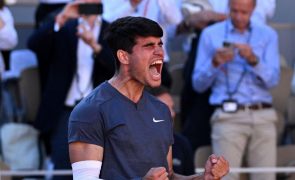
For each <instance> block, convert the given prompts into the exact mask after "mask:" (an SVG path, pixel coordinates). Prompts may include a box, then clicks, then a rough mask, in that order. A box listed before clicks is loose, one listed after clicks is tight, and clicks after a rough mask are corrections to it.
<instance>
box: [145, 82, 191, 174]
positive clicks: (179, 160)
mask: <svg viewBox="0 0 295 180" xmlns="http://www.w3.org/2000/svg"><path fill="white" fill-rule="evenodd" d="M149 91H150V92H151V94H153V95H154V96H156V97H157V98H158V99H159V100H160V101H162V102H163V103H165V104H166V105H167V106H168V108H169V110H170V112H171V116H172V119H173V120H174V119H175V111H174V102H173V98H172V96H171V95H170V93H169V90H168V89H166V88H165V87H163V86H160V87H157V88H152V89H149ZM173 137H174V144H173V145H172V152H173V153H172V157H173V171H174V172H176V173H177V174H182V175H192V174H195V170H194V162H193V159H194V157H193V151H192V148H191V145H190V143H189V141H188V140H187V139H186V137H185V136H183V135H181V134H179V133H175V132H174V133H173Z"/></svg>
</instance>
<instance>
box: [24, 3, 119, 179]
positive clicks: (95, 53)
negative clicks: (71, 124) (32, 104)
mask: <svg viewBox="0 0 295 180" xmlns="http://www.w3.org/2000/svg"><path fill="white" fill-rule="evenodd" d="M84 3H88V4H87V5H84ZM89 4H91V5H90V6H88V5H89ZM82 6H83V7H82ZM85 6H87V7H85ZM94 6H95V7H94ZM101 6H102V4H101V1H100V0H87V1H75V2H71V3H69V4H67V5H66V6H65V7H64V9H63V10H62V11H61V12H60V13H59V14H58V15H57V16H56V20H55V22H54V21H51V22H48V23H46V24H43V25H42V26H41V27H40V28H39V29H37V30H35V32H34V33H33V34H32V36H31V37H30V39H29V42H28V45H29V47H30V48H31V49H32V50H34V51H35V52H36V53H37V54H38V53H44V52H46V53H47V54H46V56H47V57H50V58H46V59H48V60H50V61H49V62H44V61H43V60H44V59H39V65H41V66H42V69H41V72H40V74H42V75H43V78H42V80H44V81H43V82H42V84H43V90H42V99H41V104H40V108H39V112H38V115H37V119H36V121H35V126H36V128H37V129H39V130H40V133H41V137H42V138H44V139H45V140H46V142H47V147H48V149H47V150H48V153H50V155H51V158H52V161H53V163H54V168H55V169H71V164H70V160H69V153H68V142H67V133H68V118H69V115H70V112H71V111H72V109H73V107H74V106H75V105H76V104H77V103H78V102H79V101H80V100H81V99H82V98H84V97H85V96H87V95H88V94H89V93H90V92H91V91H92V90H93V88H94V87H96V86H97V85H99V84H100V83H102V82H104V81H105V80H106V79H109V78H111V77H112V76H113V74H114V72H115V65H114V63H115V62H114V59H113V57H112V55H111V52H110V50H109V49H108V48H107V46H106V42H105V41H104V40H103V34H104V31H105V29H106V28H107V26H108V23H107V22H106V21H104V20H103V19H102V17H101V13H102V11H101V10H102V7H101ZM93 7H94V8H93ZM85 8H86V9H85ZM93 10H94V11H93ZM96 10H97V11H96ZM43 55H44V54H43ZM44 65H46V66H44ZM44 72H45V73H44ZM54 179H63V180H64V179H67V178H66V177H65V176H61V177H57V176H56V177H54ZM68 179H72V177H68Z"/></svg>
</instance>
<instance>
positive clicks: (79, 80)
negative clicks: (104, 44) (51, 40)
mask: <svg viewBox="0 0 295 180" xmlns="http://www.w3.org/2000/svg"><path fill="white" fill-rule="evenodd" d="M79 23H83V24H85V26H86V29H87V30H90V26H89V25H88V23H87V22H86V21H85V20H83V19H82V18H80V19H79ZM100 26H101V17H98V19H97V21H96V23H95V25H94V27H93V29H92V30H91V31H92V33H93V34H94V37H95V39H98V37H99V34H100V28H101V27H100ZM92 54H93V49H92V48H91V47H90V46H89V45H88V44H86V43H85V42H84V41H83V40H82V39H81V38H79V39H78V47H77V71H76V73H75V76H74V78H73V81H72V85H71V88H70V90H69V92H68V95H67V98H66V102H65V104H66V105H67V106H74V105H75V104H76V102H77V101H79V100H81V99H82V98H84V97H86V96H87V95H88V94H89V93H90V92H91V91H92V89H93V84H92V72H93V65H94V60H93V56H92Z"/></svg>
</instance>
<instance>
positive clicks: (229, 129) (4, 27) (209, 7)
mask: <svg viewBox="0 0 295 180" xmlns="http://www.w3.org/2000/svg"><path fill="white" fill-rule="evenodd" d="M94 2H96V1H95V0H94ZM97 2H99V1H97ZM67 3H73V2H70V1H68V0H58V1H56V0H40V3H39V4H38V7H37V11H36V15H35V30H34V32H33V33H32V35H30V38H29V39H28V48H29V49H31V50H32V51H33V52H34V53H35V54H36V56H37V60H38V68H39V75H40V83H41V101H40V107H39V110H38V113H37V117H36V120H35V121H34V123H33V125H34V127H35V128H36V129H37V130H38V131H39V134H40V138H41V140H42V143H44V145H45V152H46V154H47V155H48V156H50V158H51V161H52V162H53V165H54V168H55V169H71V164H70V161H69V155H68V143H67V134H68V118H69V115H70V113H71V111H72V109H73V107H74V106H75V105H76V104H77V103H79V101H80V100H81V99H82V98H84V97H86V96H87V95H89V93H90V92H91V91H92V90H93V89H94V88H95V87H96V86H97V85H99V84H100V83H102V82H104V81H106V80H108V79H109V78H111V77H112V75H113V74H114V72H115V69H114V67H115V66H114V64H115V61H114V59H113V57H112V55H111V52H110V50H109V49H108V47H107V44H106V42H105V41H104V39H103V34H104V30H105V29H106V28H107V26H108V24H109V23H111V22H113V21H114V20H116V19H117V18H120V17H124V16H143V17H147V18H150V19H152V20H154V21H156V22H158V23H159V24H160V25H161V27H162V28H163V30H164V36H163V43H164V51H165V57H164V66H163V70H162V85H163V86H164V87H165V88H164V89H165V90H163V89H162V90H160V92H161V93H159V92H157V91H156V92H157V93H155V92H153V90H151V92H152V93H154V95H155V96H159V98H160V97H161V96H162V94H168V95H167V96H168V99H169V100H168V101H169V102H170V103H172V102H171V101H173V99H171V97H170V95H169V89H171V87H172V84H173V83H176V84H177V83H178V82H174V81H173V79H172V77H171V74H170V72H169V61H171V59H172V58H171V54H170V53H171V50H170V49H169V44H170V43H177V42H173V40H174V37H176V36H180V35H184V37H185V41H182V42H179V43H184V45H183V46H184V47H190V48H189V49H188V52H187V49H185V48H184V49H183V50H182V51H185V52H186V54H187V59H183V60H182V61H183V63H184V64H185V65H184V68H183V87H182V93H181V94H179V95H180V97H181V100H180V121H181V124H182V127H181V132H180V134H181V135H179V134H175V144H174V148H175V149H176V150H175V151H176V152H177V154H176V153H175V159H173V163H174V166H175V167H176V168H175V169H176V171H178V173H183V174H187V175H188V174H192V173H194V172H193V170H192V169H193V168H192V164H193V153H192V152H194V151H195V150H196V149H198V148H199V147H200V146H203V145H211V144H212V145H213V151H214V152H215V153H217V154H220V155H225V157H226V158H228V159H229V162H230V164H231V165H233V166H234V167H240V166H241V165H242V160H243V158H244V154H247V158H248V159H247V160H248V165H249V166H253V167H257V166H260V167H267V166H268V167H273V166H275V165H276V160H275V159H276V150H275V148H276V145H277V142H276V140H277V137H276V128H275V126H276V121H277V119H276V113H275V110H274V109H273V106H272V97H271V95H270V93H269V89H271V88H273V87H275V86H276V85H277V84H278V82H279V79H280V67H279V55H280V54H279V49H278V38H277V34H276V32H275V31H274V30H273V29H272V28H271V27H270V26H268V25H267V20H268V19H269V18H271V17H272V16H273V15H274V13H275V7H276V2H275V0H256V1H255V0H208V1H197V0H196V1H194V0H102V4H103V13H102V14H95V15H89V16H80V17H76V16H71V15H68V14H64V13H63V12H64V9H63V8H66V7H67V6H66V4H67ZM255 3H256V6H255ZM252 7H253V8H254V7H255V9H253V13H252ZM16 44H17V34H16V30H15V27H14V25H13V17H12V15H11V12H10V11H9V9H8V8H7V7H6V6H5V4H4V1H3V0H0V50H1V52H2V56H1V54H0V72H1V74H4V73H5V69H6V70H8V69H9V51H10V50H13V48H14V47H15V46H16ZM294 79H295V78H294ZM293 82H295V80H294V81H293ZM293 84H295V83H293ZM293 89H294V88H293ZM160 100H161V98H160ZM165 100H166V99H165ZM172 104H173V103H172ZM168 106H172V105H169V103H168ZM224 108H225V110H224ZM226 108H229V111H230V112H226ZM232 108H233V109H232ZM171 113H172V116H174V114H173V113H174V111H173V110H172V109H171ZM210 123H211V124H210ZM0 124H1V123H0ZM234 130H238V131H239V132H235V131H234ZM242 130H244V131H242ZM234 132H235V133H234ZM263 132H264V133H263ZM225 135H228V136H225ZM233 139H235V140H237V142H234V141H233ZM253 140H256V141H253ZM263 143H264V144H263ZM258 145H261V147H259V146H258ZM177 146H181V147H187V148H182V149H177V148H179V147H177ZM234 147H236V148H234ZM227 148H228V149H227ZM173 150H174V149H173ZM266 152H268V153H270V154H266ZM188 159H189V160H188ZM186 167H187V168H186ZM268 175H269V177H268V178H267V179H269V180H271V179H275V177H274V174H271V173H269V174H268ZM265 177H266V175H265V174H262V177H255V175H254V176H253V177H252V178H253V179H259V178H260V179H264V178H265ZM68 178H69V179H72V177H68ZM227 178H229V179H238V178H237V177H234V176H233V177H230V176H229V177H227ZM53 179H65V177H64V176H61V177H59V176H55V177H54V178H53Z"/></svg>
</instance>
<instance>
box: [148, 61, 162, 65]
mask: <svg viewBox="0 0 295 180" xmlns="http://www.w3.org/2000/svg"><path fill="white" fill-rule="evenodd" d="M162 63H163V62H162V61H161V60H158V61H155V62H153V63H152V64H151V65H156V64H162Z"/></svg>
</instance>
